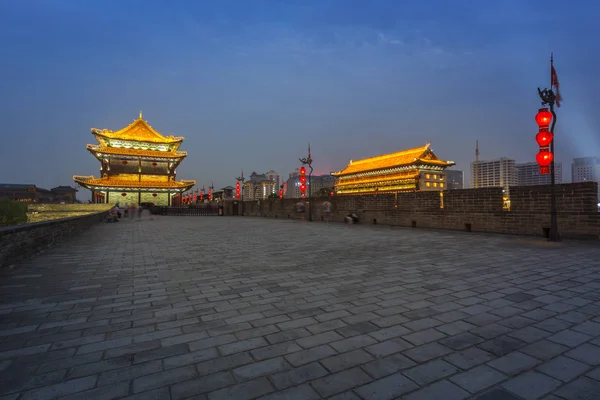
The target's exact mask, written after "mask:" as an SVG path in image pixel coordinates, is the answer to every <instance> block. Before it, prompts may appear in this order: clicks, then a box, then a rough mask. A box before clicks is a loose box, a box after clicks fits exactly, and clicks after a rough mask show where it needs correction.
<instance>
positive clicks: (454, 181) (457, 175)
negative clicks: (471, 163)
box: [445, 169, 465, 190]
mask: <svg viewBox="0 0 600 400" xmlns="http://www.w3.org/2000/svg"><path fill="white" fill-rule="evenodd" d="M445 173H446V190H452V189H463V188H464V186H465V178H464V173H463V171H458V170H455V169H447V170H446V171H445Z"/></svg>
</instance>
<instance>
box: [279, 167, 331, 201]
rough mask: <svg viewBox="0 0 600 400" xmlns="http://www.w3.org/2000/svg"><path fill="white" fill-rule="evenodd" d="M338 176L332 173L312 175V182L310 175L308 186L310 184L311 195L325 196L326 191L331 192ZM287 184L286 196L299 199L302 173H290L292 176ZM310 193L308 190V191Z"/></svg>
mask: <svg viewBox="0 0 600 400" xmlns="http://www.w3.org/2000/svg"><path fill="white" fill-rule="evenodd" d="M336 183H337V178H336V177H335V176H332V175H314V176H311V177H310V183H309V182H308V177H307V181H306V185H307V187H308V186H310V195H311V196H312V197H318V196H323V195H324V194H325V192H327V193H329V192H331V191H333V190H334V187H335V184H336ZM284 186H285V197H286V198H289V199H299V198H300V197H302V196H301V193H300V173H299V172H298V173H296V171H294V172H292V173H291V174H290V177H289V178H288V180H287V181H286V183H285V184H284ZM306 194H307V195H308V190H307V192H306Z"/></svg>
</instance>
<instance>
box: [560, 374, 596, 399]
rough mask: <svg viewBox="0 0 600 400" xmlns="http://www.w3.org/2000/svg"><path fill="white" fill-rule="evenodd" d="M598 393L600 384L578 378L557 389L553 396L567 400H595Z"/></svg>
mask: <svg viewBox="0 0 600 400" xmlns="http://www.w3.org/2000/svg"><path fill="white" fill-rule="evenodd" d="M598 393H600V382H598V381H595V380H592V379H589V378H585V377H582V378H578V379H576V380H574V381H573V382H571V383H569V384H567V385H565V386H563V387H561V388H560V389H558V390H557V391H556V392H555V394H556V395H558V396H560V397H562V398H565V399H567V400H576V399H595V398H597V397H598Z"/></svg>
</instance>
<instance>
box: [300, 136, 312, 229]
mask: <svg viewBox="0 0 600 400" xmlns="http://www.w3.org/2000/svg"><path fill="white" fill-rule="evenodd" d="M312 161H313V160H312V158H311V156H310V144H309V145H308V157H306V158H300V162H301V163H302V165H308V168H309V169H310V171H309V172H308V220H309V221H312V210H311V204H312V201H311V198H310V181H311V176H312V173H313V167H312Z"/></svg>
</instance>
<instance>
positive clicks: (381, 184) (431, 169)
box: [332, 143, 455, 195]
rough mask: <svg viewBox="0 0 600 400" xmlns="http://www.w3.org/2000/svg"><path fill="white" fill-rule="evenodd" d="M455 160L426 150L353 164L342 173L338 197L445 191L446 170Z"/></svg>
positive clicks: (335, 173)
mask: <svg viewBox="0 0 600 400" xmlns="http://www.w3.org/2000/svg"><path fill="white" fill-rule="evenodd" d="M454 164H455V163H454V162H453V161H443V160H440V159H439V158H438V157H437V156H436V155H435V154H434V153H433V151H431V148H430V144H429V143H427V144H426V145H425V146H423V147H418V148H415V149H410V150H404V151H400V152H397V153H391V154H384V155H381V156H377V157H371V158H365V159H363V160H358V161H352V160H350V163H349V164H348V166H347V167H346V168H345V169H343V170H342V171H339V172H334V173H332V175H333V176H335V177H337V178H338V182H337V184H336V185H335V189H336V194H337V195H360V194H372V193H386V192H413V191H441V190H445V189H446V175H445V173H444V169H446V168H448V167H450V166H452V165H454Z"/></svg>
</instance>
